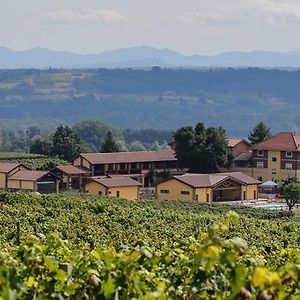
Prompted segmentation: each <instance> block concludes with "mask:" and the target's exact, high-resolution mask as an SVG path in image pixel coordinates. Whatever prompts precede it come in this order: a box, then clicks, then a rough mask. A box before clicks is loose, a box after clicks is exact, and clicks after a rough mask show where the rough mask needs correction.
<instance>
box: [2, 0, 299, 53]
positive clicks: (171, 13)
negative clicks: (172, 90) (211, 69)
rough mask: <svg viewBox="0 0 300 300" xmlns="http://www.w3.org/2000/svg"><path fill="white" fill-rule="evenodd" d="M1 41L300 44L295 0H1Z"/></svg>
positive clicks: (90, 48)
mask: <svg viewBox="0 0 300 300" xmlns="http://www.w3.org/2000/svg"><path fill="white" fill-rule="evenodd" d="M0 7H1V9H0V46H4V47H8V48H11V49H14V50H27V49H30V48H33V47H45V48H49V49H53V50H64V51H73V52H77V53H100V52H102V51H105V50H110V49H116V48H128V47H134V46H143V45H148V46H153V47H157V48H169V49H173V50H176V51H179V52H181V53H184V54H195V53H198V54H216V53H220V52H228V51H253V50H266V51H280V52H281V51H291V50H296V49H300V39H299V36H300V0H151V1H149V0H147V1H146V0H51V1H50V0H0Z"/></svg>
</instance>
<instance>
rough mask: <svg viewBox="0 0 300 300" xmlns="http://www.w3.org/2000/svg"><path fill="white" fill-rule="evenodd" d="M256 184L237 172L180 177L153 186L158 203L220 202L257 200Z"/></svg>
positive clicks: (253, 180) (256, 182) (251, 179)
mask: <svg viewBox="0 0 300 300" xmlns="http://www.w3.org/2000/svg"><path fill="white" fill-rule="evenodd" d="M259 183H260V182H259V181H258V180H256V179H254V178H252V177H250V176H248V175H245V174H243V173H241V172H232V173H214V174H192V173H188V174H184V175H180V176H173V177H171V178H170V179H167V180H165V181H163V182H160V183H158V184H157V185H156V198H157V199H158V200H187V201H192V200H194V201H197V202H206V203H212V202H222V201H236V200H253V199H257V198H258V185H259Z"/></svg>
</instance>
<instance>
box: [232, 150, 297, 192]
mask: <svg viewBox="0 0 300 300" xmlns="http://www.w3.org/2000/svg"><path fill="white" fill-rule="evenodd" d="M272 157H276V160H277V161H276V162H273V161H272ZM280 162H281V154H280V151H268V168H234V170H233V171H236V172H239V171H240V172H243V173H245V174H246V175H249V176H251V177H253V178H255V179H258V178H259V177H261V178H262V181H263V182H265V181H268V180H277V183H278V185H279V186H281V184H282V182H283V181H284V180H286V179H288V178H294V177H296V178H298V179H300V171H299V170H285V169H281V163H280ZM273 169H274V170H276V174H272V170H273Z"/></svg>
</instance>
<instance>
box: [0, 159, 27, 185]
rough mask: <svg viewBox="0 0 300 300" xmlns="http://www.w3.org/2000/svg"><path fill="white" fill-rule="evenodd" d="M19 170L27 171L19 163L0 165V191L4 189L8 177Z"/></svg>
mask: <svg viewBox="0 0 300 300" xmlns="http://www.w3.org/2000/svg"><path fill="white" fill-rule="evenodd" d="M20 170H28V168H26V167H25V166H23V165H22V164H19V163H11V162H3V163H0V189H6V188H7V179H8V177H9V176H11V175H13V174H15V173H16V172H18V171H20Z"/></svg>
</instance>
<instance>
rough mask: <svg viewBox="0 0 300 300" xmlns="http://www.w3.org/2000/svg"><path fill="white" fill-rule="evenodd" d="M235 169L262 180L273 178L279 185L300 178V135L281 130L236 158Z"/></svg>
mask: <svg viewBox="0 0 300 300" xmlns="http://www.w3.org/2000/svg"><path fill="white" fill-rule="evenodd" d="M233 170H234V171H241V172H243V173H245V174H248V175H249V176H251V177H254V178H257V179H258V180H260V181H263V182H265V181H269V180H272V181H274V182H276V183H277V184H278V185H279V186H281V185H282V183H283V182H284V181H285V180H287V179H296V180H298V181H299V180H300V136H299V135H297V134H296V133H294V132H281V133H278V134H276V135H274V136H273V137H271V138H270V139H268V140H266V141H264V142H261V143H259V144H257V145H254V146H253V147H252V151H251V152H248V153H244V154H241V155H240V156H239V157H237V158H236V159H235V160H234V168H233Z"/></svg>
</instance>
